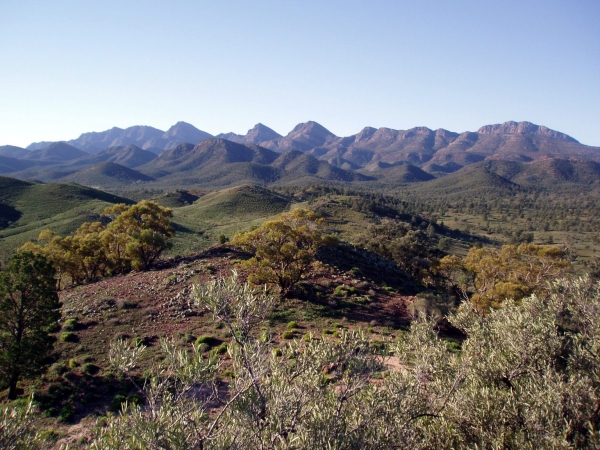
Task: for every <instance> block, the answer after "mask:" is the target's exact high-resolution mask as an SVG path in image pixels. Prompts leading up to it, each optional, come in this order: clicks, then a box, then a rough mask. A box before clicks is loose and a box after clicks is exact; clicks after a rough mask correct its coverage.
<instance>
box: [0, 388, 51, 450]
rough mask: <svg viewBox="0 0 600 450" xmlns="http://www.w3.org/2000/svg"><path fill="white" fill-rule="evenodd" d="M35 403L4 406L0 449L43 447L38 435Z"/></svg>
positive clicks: (0, 417) (27, 449)
mask: <svg viewBox="0 0 600 450" xmlns="http://www.w3.org/2000/svg"><path fill="white" fill-rule="evenodd" d="M35 419H36V414H35V407H34V405H33V401H32V400H31V399H30V400H29V401H28V402H27V405H25V406H24V405H14V406H4V407H3V408H1V409H0V448H2V449H5V450H33V449H37V448H40V447H41V444H42V439H41V438H40V435H39V434H38V433H37V431H36V430H37V426H36V424H35Z"/></svg>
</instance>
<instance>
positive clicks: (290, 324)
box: [286, 321, 298, 330]
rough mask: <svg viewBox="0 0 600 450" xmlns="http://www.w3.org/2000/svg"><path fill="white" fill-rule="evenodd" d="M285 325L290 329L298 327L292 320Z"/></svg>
mask: <svg viewBox="0 0 600 450" xmlns="http://www.w3.org/2000/svg"><path fill="white" fill-rule="evenodd" d="M286 326H287V327H288V328H289V329H291V330H293V329H296V328H298V324H297V323H296V322H294V321H292V322H289V323H288V324H287V325H286Z"/></svg>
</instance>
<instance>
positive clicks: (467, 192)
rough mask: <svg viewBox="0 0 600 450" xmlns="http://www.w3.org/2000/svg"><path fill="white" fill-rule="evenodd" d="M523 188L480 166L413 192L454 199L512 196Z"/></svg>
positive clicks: (424, 185) (428, 184)
mask: <svg viewBox="0 0 600 450" xmlns="http://www.w3.org/2000/svg"><path fill="white" fill-rule="evenodd" d="M523 190H524V188H522V187H521V186H519V185H518V184H516V183H513V182H512V181H510V180H507V179H506V178H504V177H502V176H500V175H498V174H496V173H494V172H491V171H490V170H488V169H486V168H485V167H483V166H481V165H474V166H468V167H465V168H464V169H461V170H459V171H458V172H454V173H451V174H449V175H447V176H445V177H443V178H438V179H436V180H432V181H429V182H427V183H420V184H418V185H416V186H415V187H414V192H416V193H419V194H421V195H428V196H431V195H434V196H443V197H446V198H455V197H465V198H466V197H469V196H475V197H479V196H482V195H484V196H485V195H508V196H512V195H514V194H516V193H517V192H520V191H523Z"/></svg>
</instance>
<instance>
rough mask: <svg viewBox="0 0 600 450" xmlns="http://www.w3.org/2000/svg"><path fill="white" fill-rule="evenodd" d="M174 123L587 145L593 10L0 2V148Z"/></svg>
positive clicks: (599, 59)
mask: <svg viewBox="0 0 600 450" xmlns="http://www.w3.org/2000/svg"><path fill="white" fill-rule="evenodd" d="M179 120H183V121H186V122H190V123H192V124H193V125H195V126H196V127H198V128H200V129H202V130H205V131H207V132H209V133H212V134H217V133H220V132H228V131H234V132H237V133H245V132H246V131H247V130H248V129H249V128H251V127H252V126H253V125H254V124H256V123H257V122H262V123H264V124H265V125H268V126H270V127H271V128H273V129H275V130H276V131H278V132H279V133H281V134H286V133H288V132H289V131H290V130H291V129H292V127H293V126H295V125H296V124H297V123H299V122H305V121H307V120H316V121H317V122H319V123H321V124H322V125H324V126H325V127H327V128H328V129H329V130H331V131H332V132H333V133H335V134H337V135H338V136H347V135H350V134H354V133H357V132H358V131H360V129H362V128H363V127H364V126H373V127H382V126H385V127H390V128H396V129H407V128H411V127H414V126H427V127H430V128H433V129H436V128H446V129H449V130H452V131H458V132H460V131H467V130H469V131H474V130H476V129H477V128H479V127H480V126H482V125H485V124H491V123H501V122H505V121H507V120H516V121H521V120H527V121H530V122H534V123H537V124H542V125H546V126H548V127H550V128H553V129H556V130H559V131H563V132H565V133H568V134H570V135H571V136H573V137H575V138H576V139H578V140H579V141H581V142H582V143H584V144H588V145H596V146H600V1H598V0H572V1H567V0H564V1H554V0H543V1H542V0H540V1H530V0H519V1H516V0H511V1H483V0H478V1H461V0H456V1H450V0H446V1H441V0H440V1H433V0H432V1H428V0H415V1H400V0H398V1H391V0H387V1H384V0H380V1H378V0H369V1H352V0H344V1H342V0H339V1H327V0H302V1H299V0H298V1H292V0H279V1H275V0H272V1H263V0H251V1H250V0H246V1H242V0H239V1H237V0H212V1H200V0H195V1H177V0H170V1H168V2H167V1H152V0H144V1H128V0H119V1H113V0H103V1H88V0H72V1H68V0H52V1H45V0H39V1H29V0H18V1H10V0H0V145H5V144H12V145H19V146H26V145H28V144H29V143H31V142H33V141H40V140H68V139H73V138H76V137H78V136H79V135H80V134H81V133H83V132H87V131H103V130H106V129H108V128H111V127H113V126H119V127H122V128H124V127H128V126H132V125H151V126H154V127H157V128H160V129H163V130H164V129H167V128H168V127H169V126H171V125H173V124H174V123H175V122H177V121H179Z"/></svg>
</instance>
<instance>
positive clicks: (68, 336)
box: [60, 331, 77, 342]
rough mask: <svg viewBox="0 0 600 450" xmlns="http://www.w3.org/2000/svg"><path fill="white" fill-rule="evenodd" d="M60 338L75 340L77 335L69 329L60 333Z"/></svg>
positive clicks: (67, 340)
mask: <svg viewBox="0 0 600 450" xmlns="http://www.w3.org/2000/svg"><path fill="white" fill-rule="evenodd" d="M60 340H61V341H63V342H77V335H76V334H75V333H73V332H71V331H65V332H64V333H61V334H60Z"/></svg>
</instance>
